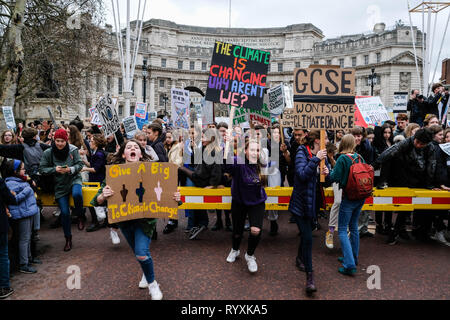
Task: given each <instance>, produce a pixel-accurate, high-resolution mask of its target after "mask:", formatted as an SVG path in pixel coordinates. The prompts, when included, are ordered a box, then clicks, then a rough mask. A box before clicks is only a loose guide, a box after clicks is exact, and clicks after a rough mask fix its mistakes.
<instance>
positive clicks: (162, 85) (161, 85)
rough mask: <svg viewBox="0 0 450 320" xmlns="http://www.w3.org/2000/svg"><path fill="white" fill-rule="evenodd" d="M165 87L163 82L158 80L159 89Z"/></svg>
mask: <svg viewBox="0 0 450 320" xmlns="http://www.w3.org/2000/svg"><path fill="white" fill-rule="evenodd" d="M165 86H166V85H165V83H164V80H159V87H160V88H164V87H165Z"/></svg>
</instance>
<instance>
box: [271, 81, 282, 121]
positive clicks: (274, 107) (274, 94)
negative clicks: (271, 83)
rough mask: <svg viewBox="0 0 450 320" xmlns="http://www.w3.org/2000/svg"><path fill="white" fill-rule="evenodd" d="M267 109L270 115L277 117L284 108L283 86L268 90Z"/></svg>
mask: <svg viewBox="0 0 450 320" xmlns="http://www.w3.org/2000/svg"><path fill="white" fill-rule="evenodd" d="M267 107H268V108H269V110H270V113H271V114H275V115H279V114H282V113H283V110H284V108H285V102H284V86H283V85H282V84H280V85H278V86H276V87H274V88H271V89H270V90H269V104H268V105H267Z"/></svg>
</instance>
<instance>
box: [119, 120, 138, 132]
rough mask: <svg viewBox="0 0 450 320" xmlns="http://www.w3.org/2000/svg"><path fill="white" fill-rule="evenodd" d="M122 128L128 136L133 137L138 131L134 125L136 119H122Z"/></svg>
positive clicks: (135, 124)
mask: <svg viewBox="0 0 450 320" xmlns="http://www.w3.org/2000/svg"><path fill="white" fill-rule="evenodd" d="M122 122H123V127H124V129H125V132H126V133H127V135H128V136H134V134H135V133H136V131H137V130H138V126H137V123H136V118H135V117H134V116H129V117H126V118H123V120H122Z"/></svg>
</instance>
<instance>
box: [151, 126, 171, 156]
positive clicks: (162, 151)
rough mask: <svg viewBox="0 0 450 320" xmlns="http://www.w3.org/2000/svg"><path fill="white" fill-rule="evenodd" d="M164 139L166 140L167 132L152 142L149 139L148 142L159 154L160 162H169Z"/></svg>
mask: <svg viewBox="0 0 450 320" xmlns="http://www.w3.org/2000/svg"><path fill="white" fill-rule="evenodd" d="M164 141H166V134H165V133H163V134H162V135H161V136H160V137H158V139H156V140H155V141H153V142H151V141H148V142H147V144H148V145H149V146H150V147H152V148H153V150H155V152H156V154H157V155H158V158H159V160H158V162H169V158H168V157H167V151H166V148H164Z"/></svg>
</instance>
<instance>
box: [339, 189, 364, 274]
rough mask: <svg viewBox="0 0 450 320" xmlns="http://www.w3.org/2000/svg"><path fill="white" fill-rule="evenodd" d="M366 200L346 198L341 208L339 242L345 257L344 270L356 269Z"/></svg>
mask: <svg viewBox="0 0 450 320" xmlns="http://www.w3.org/2000/svg"><path fill="white" fill-rule="evenodd" d="M364 202H365V200H355V201H351V200H348V199H347V198H346V197H345V196H344V198H343V199H342V202H341V206H340V208H339V219H338V221H339V224H338V228H339V240H340V241H341V246H342V253H343V255H344V263H343V266H344V268H347V269H351V268H356V264H357V263H358V253H359V232H358V218H359V214H360V213H361V208H362V206H363V205H364ZM347 227H348V228H349V230H350V240H349V239H348V236H347Z"/></svg>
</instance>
